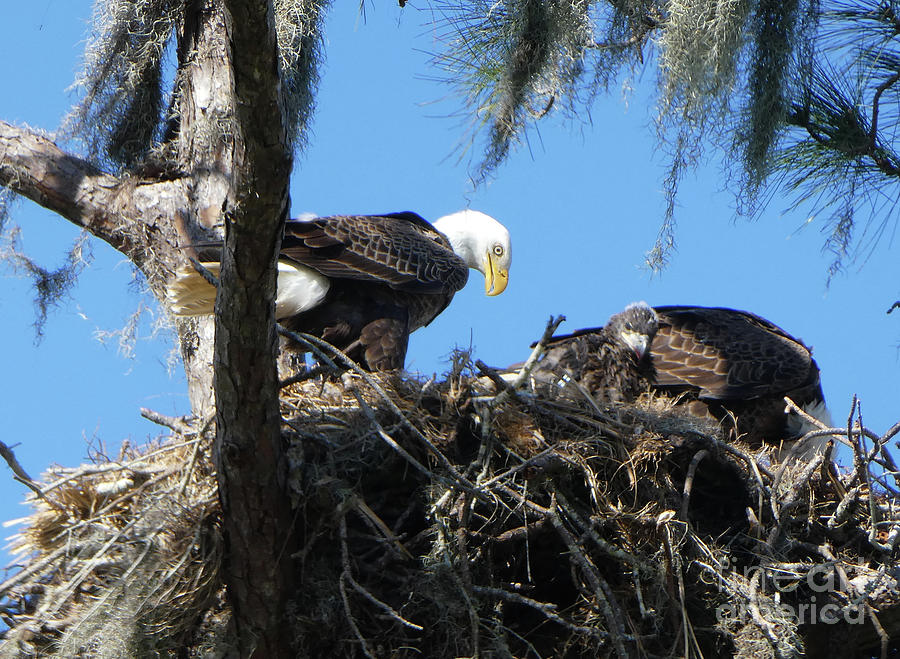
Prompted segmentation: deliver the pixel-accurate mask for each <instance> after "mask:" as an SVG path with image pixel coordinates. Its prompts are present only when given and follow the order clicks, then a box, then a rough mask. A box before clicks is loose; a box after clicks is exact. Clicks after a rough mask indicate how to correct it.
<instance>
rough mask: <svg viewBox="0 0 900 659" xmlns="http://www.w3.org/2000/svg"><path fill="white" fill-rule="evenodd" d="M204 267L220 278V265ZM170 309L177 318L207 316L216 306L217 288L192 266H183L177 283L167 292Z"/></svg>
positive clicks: (170, 285) (213, 263) (206, 265)
mask: <svg viewBox="0 0 900 659" xmlns="http://www.w3.org/2000/svg"><path fill="white" fill-rule="evenodd" d="M203 267H204V268H206V269H207V270H209V272H210V273H211V274H212V275H213V276H215V277H218V276H219V264H218V263H215V262H210V263H204V264H203ZM166 301H167V302H168V303H169V309H171V310H172V313H173V314H175V315H176V316H206V315H209V314H211V313H213V310H214V308H215V305H216V288H215V286H213V285H212V284H210V283H209V282H208V281H206V279H204V278H203V275H201V274H200V273H199V272H197V271H196V270H195V269H194V268H193V267H191V266H181V267H180V268H178V271H177V272H176V273H175V281H173V282H172V283H171V284H169V289H168V290H167V291H166Z"/></svg>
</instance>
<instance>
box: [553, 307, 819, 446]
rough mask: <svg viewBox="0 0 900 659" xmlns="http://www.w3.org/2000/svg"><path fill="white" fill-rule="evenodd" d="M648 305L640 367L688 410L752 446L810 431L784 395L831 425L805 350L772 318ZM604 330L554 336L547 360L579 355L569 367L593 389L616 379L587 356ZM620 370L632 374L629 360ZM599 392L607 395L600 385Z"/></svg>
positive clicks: (657, 386)
mask: <svg viewBox="0 0 900 659" xmlns="http://www.w3.org/2000/svg"><path fill="white" fill-rule="evenodd" d="M646 309H650V308H649V307H645V310H646ZM651 311H652V312H654V315H655V318H656V321H657V323H656V325H657V326H656V331H655V336H654V337H653V340H652V343H651V348H650V352H649V359H650V362H652V364H648V365H646V366H644V367H643V369H644V372H645V373H647V374H648V375H647V376H646V377H647V378H648V382H649V384H650V385H651V387H652V388H653V389H654V390H656V391H658V392H662V393H666V394H669V395H672V396H677V397H678V401H679V404H681V405H683V406H685V407H686V409H687V410H688V411H689V412H690V413H692V414H694V415H697V416H708V417H712V418H715V419H717V420H719V421H721V422H723V423H725V424H727V426H728V427H729V428H734V429H735V431H736V433H737V435H738V436H739V437H741V438H742V439H743V440H745V441H747V442H749V443H751V444H757V445H758V444H760V443H762V442H763V441H768V442H772V443H777V442H779V441H781V440H783V439H786V438H791V437H796V436H798V435H800V434H802V432H804V431H805V430H806V429H807V428H805V427H804V426H803V425H802V423H800V422H799V421H798V420H797V418H796V417H795V416H793V415H791V416H789V415H788V414H786V413H785V403H784V398H785V397H786V396H787V397H789V398H791V400H793V401H794V402H795V403H797V404H798V405H799V406H801V407H803V408H804V409H805V410H806V411H807V412H809V413H810V414H812V415H813V416H814V417H817V418H819V419H820V420H823V421H825V422H826V423H830V420H829V418H828V411H827V409H826V407H825V397H824V394H823V393H822V387H821V384H820V381H819V368H818V366H817V365H816V362H815V360H814V359H813V358H812V352H811V350H810V348H808V347H807V346H806V345H804V344H803V342H801V341H800V340H799V339H796V338H794V337H793V336H791V335H790V334H788V333H787V332H785V331H784V330H783V329H781V328H780V327H778V326H777V325H775V324H774V323H771V322H769V321H767V320H766V319H764V318H761V317H760V316H757V315H755V314H752V313H749V312H746V311H737V310H735V309H728V308H722V307H693V306H661V307H654V308H652V309H651ZM613 318H615V316H613ZM611 321H612V319H611ZM610 324H611V323H610ZM608 334H609V330H608V329H607V328H602V327H598V328H588V329H583V330H579V331H577V332H574V333H573V334H569V335H566V336H558V337H554V338H553V340H552V343H551V344H550V349H549V351H548V355H547V357H546V358H545V359H547V358H550V359H551V360H552V359H554V357H553V356H552V355H553V353H554V351H557V350H560V349H565V350H566V351H568V353H571V354H576V355H577V358H575V359H572V360H569V362H567V365H568V366H569V367H570V368H571V369H573V370H572V373H573V376H574V377H576V378H577V379H578V380H579V381H580V382H581V383H582V384H583V385H585V386H586V387H587V389H588V390H589V391H590V392H591V393H594V392H595V389H598V387H599V386H600V385H598V384H597V383H598V382H599V383H601V384H602V383H607V382H612V383H616V380H615V376H613V375H610V374H609V367H608V366H604V367H603V368H600V367H598V366H595V365H594V362H595V361H596V360H597V358H596V357H589V356H588V357H587V358H585V355H589V353H590V352H591V350H594V348H593V346H594V345H596V344H597V342H598V341H601V340H602V337H604V336H606V335H608ZM557 361H558V360H557ZM582 363H583V364H584V365H583V366H580V364H582ZM617 368H619V369H621V371H622V372H623V373H625V374H626V376H627V377H629V378H633V376H632V375H631V374H632V373H633V369H634V367H633V364H632V360H631V359H630V358H629V359H627V360H625V361H622V362H620V364H619V365H618V367H617ZM592 378H593V380H592ZM607 386H608V385H607ZM616 386H620V385H616ZM595 395H596V394H595ZM600 395H601V396H604V397H607V394H606V393H605V392H603V391H602V390H600Z"/></svg>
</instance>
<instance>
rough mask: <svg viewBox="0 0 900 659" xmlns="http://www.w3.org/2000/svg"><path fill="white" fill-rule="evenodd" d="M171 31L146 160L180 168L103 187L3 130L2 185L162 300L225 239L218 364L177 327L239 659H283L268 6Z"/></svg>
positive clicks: (209, 330) (235, 6) (274, 104)
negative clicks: (110, 255) (171, 90)
mask: <svg viewBox="0 0 900 659" xmlns="http://www.w3.org/2000/svg"><path fill="white" fill-rule="evenodd" d="M181 29H182V31H181V33H180V34H179V43H178V50H177V52H178V59H179V61H178V73H177V76H176V94H175V96H174V104H173V108H172V110H173V111H172V112H171V116H172V117H173V119H172V120H171V121H170V123H169V125H168V127H167V130H166V138H165V139H166V142H167V144H165V145H163V146H162V148H160V149H158V150H157V151H156V153H157V154H172V156H173V158H174V160H175V161H174V162H168V163H162V164H163V165H164V166H163V167H156V166H154V167H153V168H148V170H149V169H152V170H153V171H154V172H158V171H164V172H167V174H166V175H165V178H155V177H154V176H155V175H147V174H146V173H142V172H140V171H130V172H127V173H126V175H123V176H121V177H117V176H113V175H110V174H108V173H104V172H102V171H100V170H99V169H98V168H97V167H95V166H93V165H91V164H90V163H88V162H87V161H85V160H83V159H80V158H77V157H74V156H71V155H69V154H66V153H65V152H63V151H62V150H61V149H59V148H58V147H57V146H56V145H55V144H54V143H53V142H52V141H50V140H48V139H46V138H44V137H41V136H39V135H37V134H36V133H34V132H33V131H29V130H26V129H21V128H16V127H14V126H11V125H9V124H5V123H2V122H0V184H2V185H6V186H8V187H9V188H11V189H13V190H14V191H16V192H18V193H20V194H22V195H24V196H26V197H28V198H30V199H32V200H34V201H36V202H37V203H39V204H41V205H43V206H46V207H47V208H50V209H52V210H54V211H56V212H58V213H59V214H60V215H62V216H63V217H65V218H67V219H68V220H70V221H72V222H73V223H75V224H77V225H79V226H82V227H84V228H85V229H86V230H88V231H90V232H91V233H92V234H94V235H95V236H97V237H99V238H101V239H103V240H105V241H106V242H108V243H109V244H111V245H112V246H113V247H115V248H116V249H118V250H119V251H121V252H122V253H124V254H125V255H127V256H128V257H129V258H130V259H131V260H132V261H133V262H134V263H135V264H136V265H137V266H138V267H139V268H140V269H141V270H142V272H143V273H144V274H145V275H146V277H147V281H148V283H149V286H150V288H151V289H152V290H153V291H154V293H155V294H156V295H157V297H159V298H160V299H161V300H164V293H165V288H166V284H167V282H168V281H170V280H171V278H172V276H173V273H174V271H175V269H176V268H177V267H178V266H179V265H184V264H185V263H187V260H188V256H190V254H189V252H190V245H192V244H193V243H196V242H197V241H198V240H205V239H209V238H210V237H213V236H218V237H221V235H222V232H223V227H224V233H225V241H226V242H225V249H224V250H223V265H222V271H221V286H220V287H219V296H218V299H217V303H216V313H217V316H216V323H215V341H214V346H215V354H214V355H213V322H212V321H211V320H194V319H192V320H179V321H177V324H178V333H179V339H180V341H181V348H182V355H183V357H184V364H185V372H186V374H187V377H188V382H189V390H190V394H191V403H192V407H193V411H194V413H195V415H198V416H201V417H204V418H211V417H212V415H213V414H215V420H216V428H217V438H216V444H215V452H216V462H217V465H218V467H219V474H218V479H219V490H220V499H221V503H222V511H223V529H224V532H225V536H226V545H227V546H226V556H225V581H226V583H227V586H228V591H229V596H230V600H231V604H232V609H233V613H234V620H235V624H236V629H237V631H238V634H239V639H240V646H241V647H240V651H241V654H242V655H244V656H247V655H251V654H253V655H254V656H259V657H282V656H291V655H292V652H291V649H290V642H291V634H290V629H289V626H288V625H287V624H286V620H285V611H286V603H287V600H288V597H289V596H290V595H291V593H292V592H293V590H294V589H293V587H292V573H293V572H292V570H291V561H290V556H291V555H292V553H293V546H292V537H293V533H292V510H291V507H290V500H289V498H288V497H287V496H286V493H285V491H284V480H285V468H284V461H283V456H282V446H281V434H280V432H281V417H280V412H279V406H278V380H277V374H276V369H275V355H276V346H277V341H276V334H275V326H274V304H273V297H274V295H273V294H274V289H275V259H276V255H277V252H278V249H279V247H280V235H281V226H282V223H283V221H284V218H285V216H286V214H287V212H288V205H289V200H288V182H289V176H290V167H291V152H290V147H289V140H288V137H287V135H286V131H285V118H284V116H283V109H282V105H281V100H282V99H281V90H280V80H279V75H280V72H279V65H278V47H277V43H276V36H275V32H274V10H273V6H272V1H271V0H211V1H208V2H193V3H189V6H188V7H187V8H186V9H185V20H184V21H183V23H182V28H181ZM156 157H160V156H158V155H157V156H156ZM172 172H177V175H174V176H173V175H172ZM213 385H214V387H213ZM213 391H215V400H216V403H215V404H214V403H213V400H214V397H213Z"/></svg>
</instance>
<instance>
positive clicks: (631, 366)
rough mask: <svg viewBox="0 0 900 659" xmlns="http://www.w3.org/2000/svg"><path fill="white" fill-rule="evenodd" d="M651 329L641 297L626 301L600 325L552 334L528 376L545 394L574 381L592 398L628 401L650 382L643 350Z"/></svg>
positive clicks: (652, 316) (654, 327) (650, 315)
mask: <svg viewBox="0 0 900 659" xmlns="http://www.w3.org/2000/svg"><path fill="white" fill-rule="evenodd" d="M656 331H657V318H656V313H654V311H653V309H652V308H651V307H650V306H649V305H648V304H647V303H646V302H636V303H633V304H629V305H628V306H627V307H625V310H624V311H620V312H619V313H616V314H613V315H612V316H611V317H610V319H609V321H608V322H607V323H606V325H605V326H604V327H596V328H591V329H587V330H580V331H578V332H575V333H574V334H569V335H565V336H558V337H553V339H551V343H550V345H549V346H548V348H547V351H546V353H545V354H544V357H543V358H542V359H541V361H540V362H538V364H537V366H535V368H534V369H533V370H532V372H531V377H532V378H533V381H534V382H535V384H536V386H537V387H538V388H539V390H543V391H544V392H545V393H547V394H550V395H551V396H552V395H555V394H556V393H561V392H566V390H567V389H568V388H569V387H570V386H571V382H572V380H574V381H575V382H577V383H578V384H579V385H580V386H581V387H583V388H584V389H585V390H586V391H587V392H588V393H589V394H590V395H591V396H593V397H594V398H595V399H596V400H599V401H604V402H614V403H619V402H632V401H634V400H635V399H636V398H637V397H638V396H639V395H640V394H641V393H642V392H643V391H646V390H647V388H648V386H649V384H650V382H652V381H653V364H652V362H651V360H650V354H649V350H650V346H651V343H652V341H653V337H654V336H655V335H656ZM554 390H558V391H554ZM563 395H564V396H565V397H572V396H573V395H576V393H575V392H572V391H568V392H566V393H564V394H563Z"/></svg>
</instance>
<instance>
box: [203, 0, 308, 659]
mask: <svg viewBox="0 0 900 659" xmlns="http://www.w3.org/2000/svg"><path fill="white" fill-rule="evenodd" d="M225 5H226V13H225V16H226V22H225V27H226V32H227V33H228V35H229V48H228V50H227V53H226V57H229V58H231V62H232V65H233V69H232V70H233V74H234V98H235V99H236V101H237V106H236V114H235V129H236V131H235V132H236V139H235V153H234V158H235V161H234V164H235V167H234V170H233V171H234V180H233V181H232V185H233V192H234V193H235V205H234V206H232V207H231V208H229V209H228V211H227V212H226V214H225V248H224V250H223V253H222V269H221V275H220V277H221V279H220V284H221V285H220V287H219V294H218V297H217V300H216V339H215V375H214V386H215V391H216V401H217V406H216V409H217V415H216V424H217V430H218V432H217V436H216V446H215V460H216V465H217V467H218V470H217V471H218V480H219V496H220V500H221V502H222V509H223V520H224V531H225V535H226V542H227V553H226V557H225V560H226V575H227V577H226V579H227V582H228V592H229V599H230V601H231V604H232V608H233V611H234V616H235V622H236V625H237V632H238V638H239V642H240V646H241V653H242V654H244V655H248V654H251V653H252V656H255V657H287V656H291V655H292V654H293V653H292V650H291V641H292V634H291V633H290V626H289V625H288V624H287V623H288V621H287V620H286V616H285V613H286V610H287V601H288V599H289V595H290V593H292V592H293V590H294V589H293V585H292V584H293V578H292V575H293V570H292V562H291V560H290V557H291V556H292V554H293V553H294V541H293V539H294V538H295V533H294V531H293V519H292V518H293V515H292V510H291V506H290V499H289V497H288V496H287V491H286V488H285V481H286V462H285V458H284V452H283V448H282V444H281V414H280V410H279V405H278V377H277V371H276V366H275V357H276V348H277V336H276V333H275V305H274V291H275V279H276V269H275V263H276V258H277V255H278V251H279V249H280V246H281V228H282V226H283V222H284V219H285V216H286V214H287V210H288V204H289V200H288V182H289V176H290V167H291V153H290V150H289V147H288V139H287V134H286V131H285V117H284V113H283V108H282V104H281V92H280V85H279V67H278V47H277V42H276V37H275V32H274V8H273V6H272V3H271V1H270V0H226V2H225ZM237 53H240V57H236V56H235V55H236V54H237Z"/></svg>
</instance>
